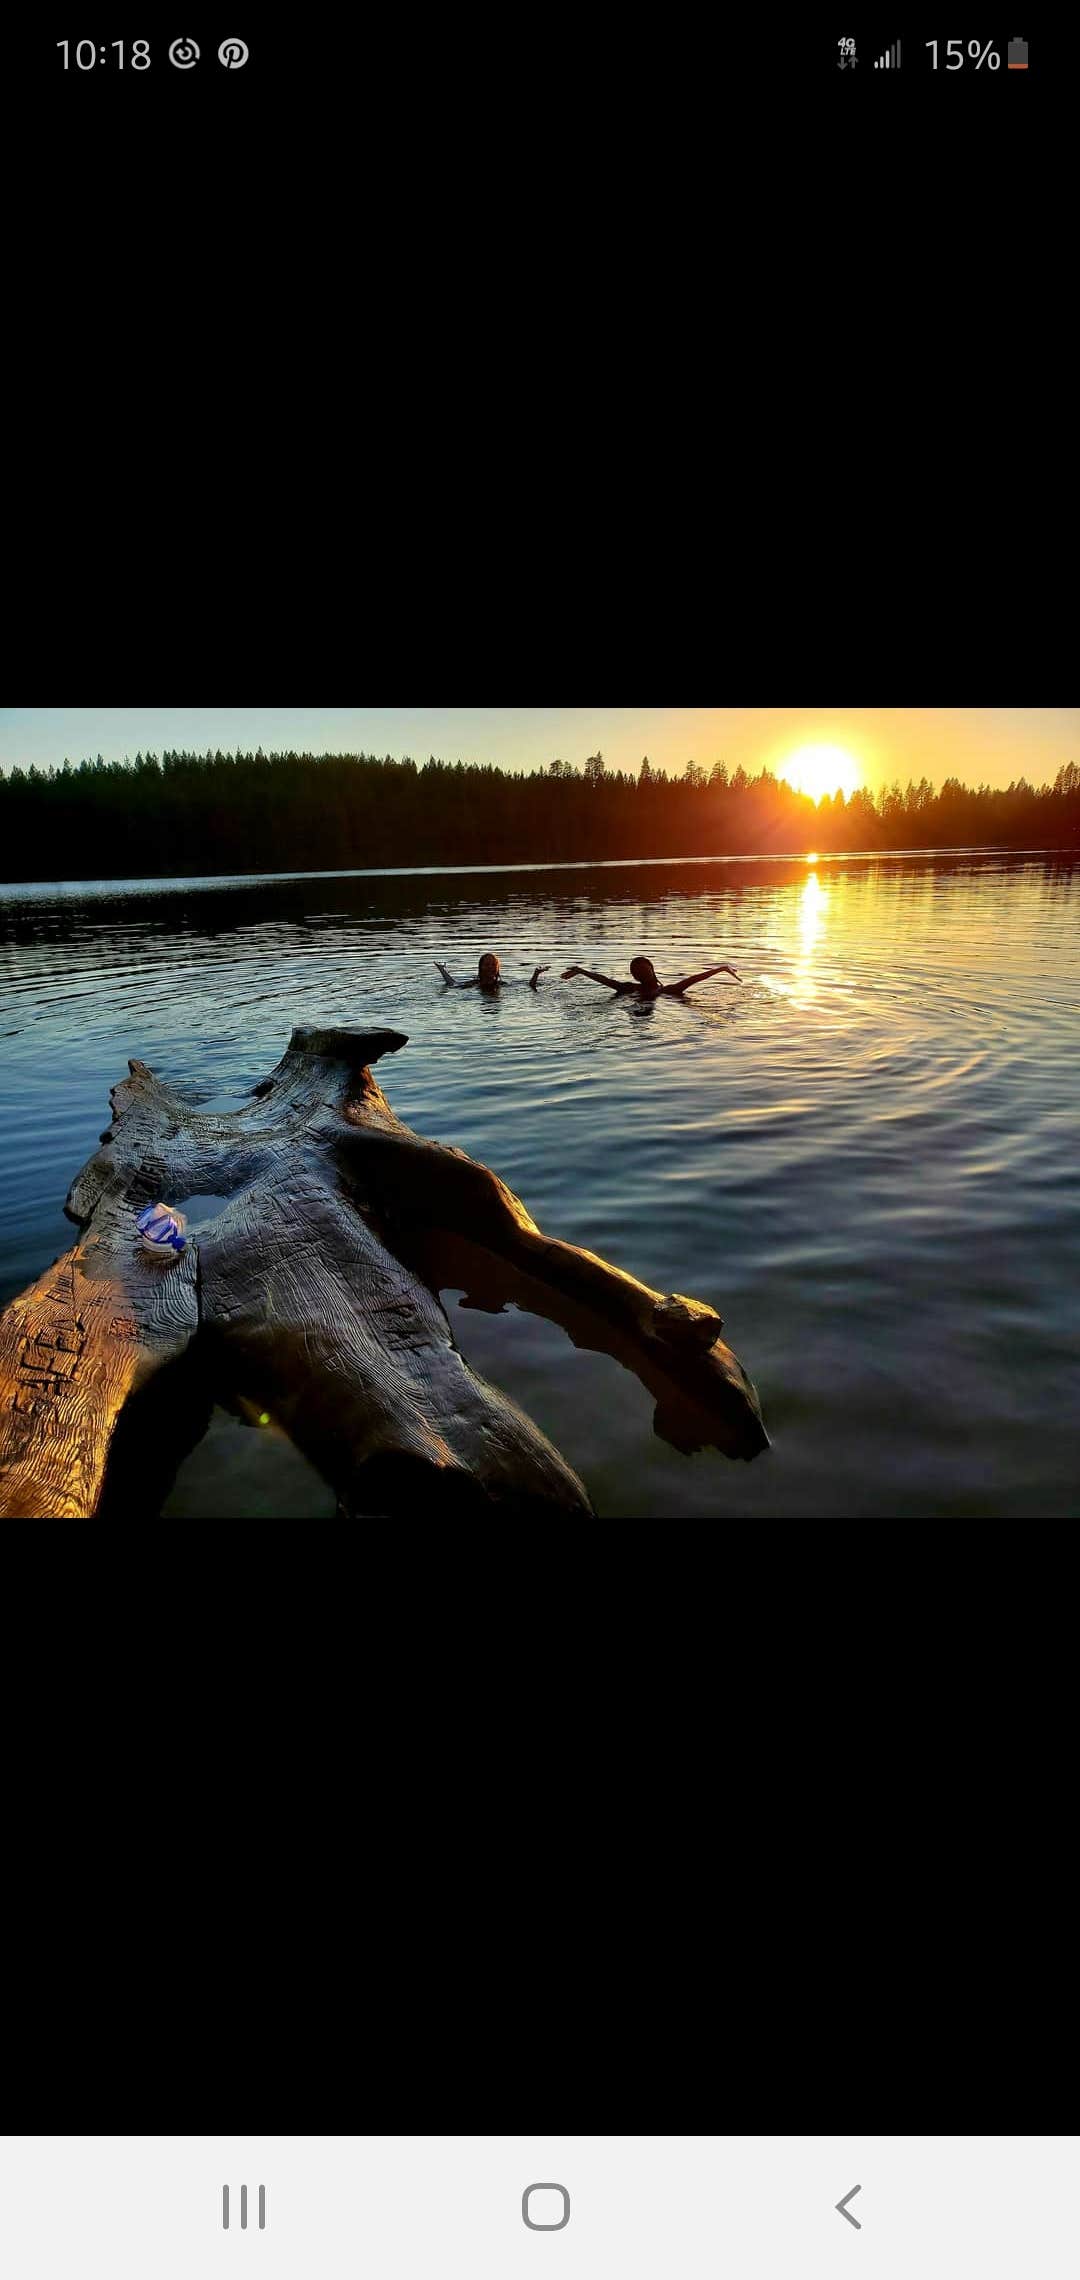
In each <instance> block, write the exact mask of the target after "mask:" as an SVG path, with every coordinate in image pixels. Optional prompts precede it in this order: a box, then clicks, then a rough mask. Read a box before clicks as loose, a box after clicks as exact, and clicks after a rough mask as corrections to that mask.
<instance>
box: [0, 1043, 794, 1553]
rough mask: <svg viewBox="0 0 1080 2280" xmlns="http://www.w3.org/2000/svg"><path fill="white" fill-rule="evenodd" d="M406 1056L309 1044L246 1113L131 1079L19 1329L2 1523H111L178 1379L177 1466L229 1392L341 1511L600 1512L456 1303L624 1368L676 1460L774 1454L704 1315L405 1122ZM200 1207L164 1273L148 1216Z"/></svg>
mask: <svg viewBox="0 0 1080 2280" xmlns="http://www.w3.org/2000/svg"><path fill="white" fill-rule="evenodd" d="M406 1043H407V1039H406V1038H405V1037H404V1036H403V1035H402V1034H401V1033H400V1032H399V1031H396V1030H372V1031H365V1032H352V1031H348V1030H315V1029H297V1030H294V1032H293V1036H292V1039H291V1040H290V1044H289V1048H288V1051H287V1052H286V1053H285V1055H284V1056H283V1058H282V1060H281V1061H280V1062H279V1063H278V1066H277V1068H276V1069H275V1070H274V1071H273V1073H272V1074H271V1076H270V1077H268V1078H266V1079H264V1080H263V1082H262V1083H261V1084H259V1085H257V1086H256V1087H255V1089H254V1092H253V1094H252V1097H251V1099H250V1101H249V1102H248V1104H247V1105H246V1106H245V1107H244V1108H241V1109H238V1110H236V1111H234V1112H233V1113H232V1114H229V1115H213V1114H206V1113H204V1112H203V1111H202V1110H200V1109H198V1108H196V1107H194V1106H192V1105H190V1104H189V1103H187V1102H185V1101H183V1100H181V1099H180V1098H179V1097H178V1096H177V1095H176V1094H175V1093H174V1092H173V1091H172V1090H171V1088H170V1087H169V1086H167V1085H165V1084H163V1083H162V1082H161V1081H160V1079H159V1078H158V1077H156V1076H155V1075H154V1073H153V1072H152V1071H151V1070H150V1069H148V1068H147V1067H146V1066H145V1064H144V1063H143V1062H141V1061H132V1062H130V1063H129V1068H130V1072H131V1073H130V1076H129V1077H127V1078H126V1079H125V1080H124V1081H123V1083H121V1084H119V1085H116V1086H115V1087H114V1088H113V1093H112V1105H113V1124H112V1127H111V1130H110V1131H109V1132H108V1133H106V1134H104V1135H103V1138H102V1145H101V1147H100V1148H99V1149H98V1151H97V1153H96V1154H95V1155H94V1156H92V1157H91V1158H90V1160H89V1162H88V1163H86V1164H85V1165H84V1166H83V1168H82V1170H81V1171H80V1172H79V1173H78V1174H77V1176H76V1178H75V1179H74V1180H73V1182H72V1185H71V1188H70V1190H69V1193H68V1199H67V1203H66V1205H65V1209H66V1211H67V1213H68V1216H69V1217H70V1218H72V1219H74V1220H75V1221H76V1222H77V1223H78V1224H79V1225H80V1227H81V1228H82V1229H83V1234H82V1236H81V1239H80V1241H79V1242H78V1243H76V1244H75V1246H74V1247H73V1249H72V1250H71V1251H69V1252H67V1253H66V1254H65V1256H64V1257H63V1258H62V1259H60V1260H58V1261H57V1262H56V1264H55V1266H54V1267H52V1268H50V1270H49V1273H48V1274H47V1275H43V1276H42V1277H41V1278H40V1280H39V1281H38V1282H37V1283H35V1284H34V1285H33V1287H32V1288H31V1289H30V1290H28V1291H24V1292H23V1293H22V1295H21V1297H20V1298H18V1299H16V1300H15V1301H14V1302H13V1304H12V1305H11V1306H9V1307H8V1309H7V1310H6V1312H5V1313H4V1315H3V1316H2V1317H0V1514H4V1513H6V1514H9V1515H12V1516H30V1517H32V1516H37V1515H40V1516H49V1517H90V1516H92V1515H93V1514H94V1513H96V1512H97V1511H98V1510H99V1508H100V1506H101V1502H102V1497H103V1495H106V1498H107V1487H108V1482H107V1472H108V1461H109V1455H110V1448H111V1446H112V1445H113V1441H114V1434H115V1432H116V1427H117V1424H118V1421H119V1420H120V1418H121V1416H122V1415H123V1413H124V1410H125V1404H128V1403H129V1402H130V1401H131V1400H132V1397H133V1396H138V1397H139V1399H140V1401H143V1402H144V1405H145V1400H147V1399H150V1398H151V1392H152V1387H153V1386H154V1385H156V1386H158V1387H160V1385H161V1384H162V1383H167V1384H168V1386H169V1389H170V1400H171V1402H172V1411H171V1412H170V1414H169V1415H168V1417H167V1420H166V1434H165V1439H166V1441H167V1442H169V1440H170V1436H171V1439H172V1441H174V1442H175V1451H176V1454H177V1456H179V1455H183V1454H185V1453H186V1450H187V1448H188V1447H189V1446H190V1445H191V1442H192V1439H193V1438H194V1437H197V1433H198V1431H199V1430H201V1429H202V1427H203V1425H204V1424H205V1415H204V1414H202V1411H201V1410H200V1404H203V1405H205V1403H206V1401H207V1399H208V1394H207V1388H208V1387H212V1388H213V1389H214V1392H215V1394H216V1395H217V1397H219V1398H223V1399H229V1400H231V1401H232V1402H233V1403H234V1404H235V1405H237V1406H241V1407H242V1409H243V1410H244V1412H245V1413H246V1414H249V1415H251V1416H252V1417H253V1418H254V1419H256V1420H257V1422H258V1423H259V1424H260V1425H269V1424H270V1423H271V1420H272V1421H273V1424H274V1427H275V1429H276V1430H280V1431H283V1432H285V1433H287V1434H288V1435H289V1436H290V1437H291V1438H292V1439H293V1440H294V1441H295V1443H296V1445H297V1446H298V1447H299V1448H300V1449H301V1450H302V1451H303V1452H304V1454H305V1455H306V1456H307V1457H308V1458H309V1459H310V1461H311V1462H312V1463H313V1464H314V1465H315V1466H316V1467H317V1469H318V1470H319V1471H320V1472H321V1473H322V1475H323V1477H324V1478H325V1479H326V1480H327V1481H329V1482H330V1483H331V1485H332V1486H333V1487H334V1488H335V1489H336V1491H337V1494H338V1498H339V1506H340V1509H341V1510H342V1512H343V1513H346V1514H351V1513H357V1514H359V1513H365V1512H367V1513H378V1514H380V1515H385V1514H393V1513H396V1512H402V1513H406V1512H409V1511H411V1510H413V1509H415V1506H416V1503H417V1501H418V1500H419V1502H420V1506H421V1509H427V1510H430V1511H431V1512H433V1513H435V1512H439V1513H442V1514H447V1515H460V1516H467V1515H480V1514H483V1513H485V1512H488V1513H494V1512H503V1513H512V1512H518V1513H521V1514H524V1515H528V1514H535V1515H539V1514H544V1513H547V1514H554V1513H557V1512H564V1513H571V1512H578V1513H587V1512H588V1511H589V1510H590V1509H591V1507H590V1504H589V1499H588V1496H587V1493H586V1491H585V1489H584V1487H583V1485H582V1483H581V1481H580V1480H579V1479H578V1477H577V1475H576V1473H574V1472H573V1471H572V1470H571V1468H570V1466H569V1465H567V1464H566V1462H565V1461H564V1459H563V1458H562V1457H561V1456H560V1454H559V1452H558V1450H557V1449H555V1448H554V1447H553V1446H552V1444H551V1442H550V1441H548V1440H547V1439H546V1437H545V1436H544V1435H543V1434H542V1433H541V1432H540V1431H539V1430H538V1428H537V1427H536V1426H535V1425H534V1424H533V1423H532V1421H531V1420H530V1419H529V1418H528V1417H526V1416H525V1415H524V1413H523V1411H521V1410H520V1409H519V1408H518V1407H517V1406H516V1404H515V1403H514V1402H512V1401H510V1400H509V1399H508V1398H507V1396H506V1395H505V1394H503V1393H500V1392H499V1391H498V1389H497V1388H496V1387H494V1386H491V1385H488V1384H487V1383H486V1382H485V1380H484V1379H483V1378H481V1377H479V1376H478V1375H477V1374H476V1372H475V1371H473V1370H471V1369H470V1368H469V1366H468V1363H467V1362H466V1360H465V1358H464V1356H463V1355H462V1354H461V1353H460V1351H459V1349H458V1347H457V1345H456V1342H455V1340H454V1337H453V1335H452V1332H451V1329H450V1324H449V1321H448V1318H447V1316H446V1313H445V1311H444V1309H443V1307H442V1305H441V1304H440V1301H439V1296H438V1293H439V1291H440V1290H445V1289H450V1288H454V1289H460V1290H464V1291H465V1292H466V1293H467V1295H468V1303H469V1304H471V1305H474V1306H481V1307H486V1308H490V1309H492V1310H495V1311H501V1310H502V1309H503V1308H504V1307H505V1306H506V1305H507V1304H508V1303H510V1302H511V1301H512V1302H514V1303H516V1304H518V1305H521V1306H524V1307H527V1308H529V1309H531V1310H532V1311H534V1312H537V1313H540V1314H544V1315H546V1316H548V1317H549V1319H551V1320H554V1321H556V1322H559V1323H561V1324H562V1326H563V1327H564V1328H565V1329H566V1330H567V1331H568V1333H569V1335H570V1337H571V1338H572V1339H573V1340H574V1342H575V1343H576V1344H578V1345H580V1346H586V1347H594V1348H598V1349H600V1350H603V1351H606V1352H608V1353H610V1354H613V1355H615V1356H616V1357H617V1358H618V1359H619V1360H620V1361H621V1362H623V1363H624V1364H625V1365H626V1366H627V1367H628V1368H630V1369H632V1370H633V1371H635V1373H636V1374H637V1376H638V1377H639V1378H641V1380H642V1382H643V1383H644V1384H645V1385H647V1386H648V1387H649V1389H650V1391H651V1392H653V1394H654V1395H655V1397H656V1402H657V1409H656V1419H655V1422H656V1429H657V1431H658V1432H660V1433H662V1434H663V1435H664V1436H665V1437H666V1438H667V1439H669V1440H671V1441H672V1442H673V1443H674V1444H675V1445H676V1446H677V1447H680V1448H685V1449H692V1448H699V1447H703V1446H708V1445H711V1446H714V1447H717V1448H720V1449H723V1450H724V1451H725V1453H726V1454H728V1455H731V1456H741V1457H744V1458H750V1457H752V1456H755V1455H756V1454H757V1453H758V1451H759V1450H761V1449H763V1448H765V1447H767V1446H768V1437H767V1435H766V1433H765V1430H764V1427H763V1425H762V1422H761V1413H760V1409H759V1407H758V1401H757V1395H756V1393H755V1391H754V1388H753V1386H752V1385H751V1383H750V1380H749V1378H748V1377H747V1376H746V1373H745V1371H744V1370H743V1367H742V1364H741V1363H740V1362H739V1360H738V1359H737V1357H736V1355H735V1354H733V1353H732V1351H731V1348H730V1347H729V1346H727V1345H726V1344H725V1342H724V1340H723V1339H722V1338H721V1336H720V1330H721V1320H720V1316H719V1315H718V1314H717V1313H716V1312H715V1310H714V1309H713V1308H712V1307H711V1306H708V1305H706V1304H705V1303H704V1302H703V1301H701V1300H699V1299H693V1298H686V1297H684V1296H682V1295H681V1294H679V1293H676V1294H674V1295H670V1294H669V1295H665V1294H664V1293H662V1292H659V1291H654V1290H651V1289H650V1288H649V1287H648V1285H647V1284H644V1283H640V1282H637V1281H636V1280H635V1278H634V1277H633V1276H632V1275H627V1274H624V1273H623V1272H622V1270H621V1269H619V1268H618V1267H613V1266H609V1265H608V1264H607V1262H606V1261H605V1260H603V1259H600V1258H597V1257H596V1256H594V1254H593V1253H592V1252H589V1251H584V1250H581V1249H579V1248H578V1247H577V1246H575V1245H574V1244H569V1243H561V1242H559V1241H558V1240H557V1239H555V1238H551V1237H548V1236H546V1235H544V1234H542V1233H541V1231H540V1229H539V1228H538V1227H537V1226H536V1224H535V1222H534V1221H533V1220H532V1219H531V1218H530V1216H529V1214H528V1212H527V1211H526V1209H525V1207H524V1205H523V1204H522V1203H520V1202H519V1201H518V1198H517V1197H516V1196H514V1195H512V1194H511V1192H510V1190H509V1189H508V1188H506V1187H504V1185H503V1183H502V1181H501V1180H499V1179H498V1178H497V1177H496V1176H495V1174H494V1173H493V1172H491V1171H489V1170H488V1168H487V1166H486V1165H484V1164H479V1163H476V1162H474V1161H473V1159H472V1158H471V1157H468V1156H466V1155H464V1154H463V1153H462V1152H461V1151H460V1150H459V1149H456V1148H447V1147H442V1146H440V1145H439V1144H438V1143H437V1142H435V1141H429V1140H423V1139H421V1138H420V1137H419V1136H418V1135H417V1134H416V1133H414V1132H411V1131H410V1130H409V1128H408V1127H407V1126H406V1125H403V1124H401V1123H399V1121H398V1119H397V1117H396V1116H395V1115H394V1113H393V1110H392V1109H391V1107H390V1104H389V1102H388V1101H387V1099H386V1097H385V1095H384V1094H383V1092H382V1091H381V1090H380V1087H379V1085H378V1084H377V1083H376V1081H375V1078H374V1077H373V1076H372V1073H371V1063H372V1062H374V1061H376V1060H377V1059H379V1058H380V1057H381V1056H382V1055H384V1054H386V1053H393V1052H397V1051H398V1050H399V1049H400V1048H401V1047H402V1046H403V1045H404V1044H406ZM197 1195H209V1196H222V1197H224V1198H226V1199H227V1200H226V1201H225V1202H224V1203H223V1204H222V1206H221V1207H220V1208H219V1209H218V1211H217V1213H216V1215H215V1217H214V1218H212V1219H211V1220H209V1221H208V1222H206V1223H205V1224H204V1225H203V1226H201V1227H200V1229H199V1230H198V1232H197V1234H196V1235H195V1236H193V1238H192V1239H191V1241H190V1242H189V1244H188V1247H187V1249H186V1251H185V1252H184V1253H183V1254H182V1255H181V1256H179V1257H177V1258H175V1259H174V1261H173V1263H172V1264H169V1265H165V1264H163V1263H162V1262H160V1261H159V1260H157V1259H155V1258H149V1257H147V1255H146V1253H145V1251H144V1249H143V1247H142V1245H141V1244H140V1242H139V1238H138V1234H137V1229H136V1220H137V1215H138V1212H139V1210H140V1209H141V1208H142V1206H143V1205H144V1204H146V1203H147V1202H148V1201H153V1200H156V1199H159V1198H167V1199H168V1201H169V1202H170V1203H171V1204H174V1205H176V1206H178V1207H182V1205H183V1203H184V1201H185V1199H186V1198H188V1197H189V1196H197ZM192 1356H196V1357H197V1358H198V1368H194V1367H191V1368H189V1366H188V1365H189V1363H190V1362H191V1358H192ZM185 1404H186V1405H187V1407H188V1409H189V1410H190V1415H188V1416H187V1417H185V1416H184V1415H183V1414H182V1411H183V1409H184V1405H185ZM135 1413H136V1412H135V1411H134V1410H133V1411H132V1412H130V1414H131V1415H134V1414H135ZM159 1422H160V1420H159ZM161 1439H162V1435H161V1433H160V1431H159V1432H158V1434H157V1441H158V1442H159V1443H160V1441H161ZM156 1454H157V1463H158V1471H159V1474H160V1472H161V1465H162V1459H161V1452H160V1447H159V1448H158V1450H157V1452H156ZM169 1454H170V1448H169V1447H168V1446H167V1447H166V1452H165V1460H166V1469H167V1461H168V1457H169ZM173 1469H174V1470H175V1458H174V1463H173ZM158 1486H159V1488H160V1481H159V1482H158ZM152 1501H153V1500H152ZM158 1501H160V1496H159V1497H158ZM154 1508H155V1509H156V1505H155V1506H154Z"/></svg>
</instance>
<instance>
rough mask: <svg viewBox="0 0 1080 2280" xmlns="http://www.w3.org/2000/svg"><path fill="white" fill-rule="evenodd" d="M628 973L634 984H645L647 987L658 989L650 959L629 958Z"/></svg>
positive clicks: (654, 970) (654, 969)
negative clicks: (631, 976) (629, 972)
mask: <svg viewBox="0 0 1080 2280" xmlns="http://www.w3.org/2000/svg"><path fill="white" fill-rule="evenodd" d="M630 971H631V973H632V975H633V977H634V980H635V982H645V983H646V984H647V985H649V986H652V987H656V988H659V984H658V982H657V980H656V968H655V966H654V965H653V962H652V959H651V958H631V960H630Z"/></svg>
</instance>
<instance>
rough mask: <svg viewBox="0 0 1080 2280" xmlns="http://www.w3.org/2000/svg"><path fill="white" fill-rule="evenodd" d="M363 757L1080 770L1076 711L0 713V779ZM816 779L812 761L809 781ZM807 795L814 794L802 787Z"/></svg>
mask: <svg viewBox="0 0 1080 2280" xmlns="http://www.w3.org/2000/svg"><path fill="white" fill-rule="evenodd" d="M259 744H261V745H262V746H263V748H264V750H266V751H270V750H273V749H278V750H280V749H285V750H288V749H290V748H295V749H296V750H298V751H300V750H303V751H310V752H356V751H367V752H377V753H386V752H389V753H392V754H393V755H394V757H395V758H401V757H403V756H404V755H405V754H410V755H411V757H412V758H413V759H414V760H418V761H423V760H426V759H427V756H428V754H429V752H434V753H435V755H436V757H437V758H438V759H442V760H458V759H462V760H485V761H493V762H496V763H497V764H498V765H500V766H502V767H506V768H523V769H532V768H537V767H540V766H542V765H544V764H545V763H546V762H548V761H550V760H556V759H559V760H569V761H572V762H574V763H576V764H577V765H578V766H580V765H581V763H582V762H583V761H584V760H585V759H586V758H587V757H588V755H589V753H591V752H596V751H597V750H599V751H601V752H602V753H603V755H604V759H605V760H606V762H607V764H608V766H609V767H612V768H620V767H621V768H630V769H633V770H634V772H635V773H636V771H637V769H638V768H639V766H640V764H641V759H642V755H643V754H645V753H647V754H648V756H649V759H650V761H651V762H652V764H653V765H654V767H663V768H666V769H667V770H668V772H669V773H670V774H673V775H680V774H681V773H682V770H683V769H684V767H685V766H686V763H687V761H688V760H695V761H697V762H699V763H700V764H701V765H702V766H703V767H705V768H710V767H711V766H712V764H713V762H714V760H724V761H725V762H726V764H727V766H728V769H729V770H733V769H735V768H737V767H739V766H740V765H741V766H742V767H744V768H745V769H746V770H747V771H748V772H749V773H750V774H755V773H756V772H757V771H758V769H760V768H762V767H768V768H771V769H772V770H773V772H774V773H775V774H777V775H780V774H783V773H786V772H787V771H788V768H789V766H790V764H791V763H792V761H793V760H794V757H795V755H796V754H798V753H799V751H800V750H801V749H802V748H804V747H820V746H825V747H832V748H834V749H835V752H836V754H837V778H838V780H840V779H841V777H843V778H844V779H846V781H847V784H848V787H849V788H850V785H851V783H852V781H854V780H856V779H858V780H861V781H862V782H863V783H865V784H867V785H868V786H869V787H870V789H871V790H872V791H876V790H877V788H878V786H879V785H880V784H882V783H891V782H892V781H893V779H894V778H895V777H899V779H900V782H901V784H906V783H907V781H908V778H909V777H913V778H914V779H915V781H916V782H918V780H919V779H920V778H921V777H922V776H928V777H929V778H930V781H931V782H932V783H933V784H935V785H936V784H940V783H941V782H942V781H943V779H944V778H945V777H946V776H959V777H960V779H961V781H962V782H964V783H971V784H976V783H989V784H992V785H1002V784H1008V783H1009V782H1010V781H1011V780H1012V779H1013V778H1014V777H1019V776H1026V777H1027V778H1028V781H1029V782H1031V783H1034V784H1041V783H1048V782H1052V781H1053V778H1054V777H1055V775H1056V774H1057V771H1058V769H1059V768H1060V767H1061V766H1062V765H1063V764H1064V763H1065V762H1066V761H1068V760H1076V761H1078V762H1080V707H1077V706H1064V707H1056V708H1038V707H1035V708H1031V709H1025V708H1023V707H1011V706H1010V707H1003V708H997V709H995V708H993V707H988V708H979V707H971V708H958V709H955V710H947V709H939V708H933V707H929V708H928V707H921V706H913V707H904V706H899V707H880V706H879V707H873V706H871V707H865V706H846V705H839V706H832V707H829V706H823V705H811V706H798V705H789V706H763V707H760V708H758V707H753V706H725V705H705V706H677V705H673V706H659V707H658V706H634V705H623V706H596V707H589V706H580V707H579V706H569V707H566V706H536V707H529V706H510V707H506V706H487V707H480V708H476V709H470V708H467V707H459V706H448V707H439V706H413V707H378V706H362V705H361V706H353V705H324V706H318V705H300V706H289V705H285V706H271V705H261V706H260V705H250V706H224V707H221V706H209V705H207V706H162V707H153V706H151V707H149V708H145V707H144V708H143V709H141V710H139V709H136V708H134V707H120V708H117V707H111V708H109V707H107V708H96V709H95V708H86V709H82V710H80V709H79V708H77V707H76V708H72V709H62V710H52V709H48V708H30V709H23V710H19V709H17V708H16V709H10V708H9V709H4V710H0V767H3V768H5V769H8V768H12V767H15V766H18V765H22V766H24V767H26V766H29V764H30V762H31V761H34V762H36V764H37V766H38V767H39V768H47V767H49V766H60V765H62V763H63V761H64V760H65V758H67V759H70V760H71V761H72V762H73V764H74V763H77V762H78V761H80V760H83V759H86V758H93V757H94V755H95V754H96V753H98V752H101V753H103V754H104V756H105V758H106V759H107V760H114V759H122V758H123V757H124V756H125V754H129V755H132V756H133V755H134V754H135V752H136V751H138V750H142V751H144V752H147V751H149V752H158V753H160V752H161V751H163V750H168V749H169V748H171V747H185V746H186V747H188V748H189V749H193V750H196V751H205V750H206V748H207V746H210V747H217V746H219V745H220V746H221V747H222V749H224V750H235V749H236V748H237V747H238V746H239V747H240V748H241V749H242V750H244V751H250V750H254V748H255V747H256V745H259ZM822 772H823V773H824V775H826V776H827V775H828V774H829V773H830V766H829V762H828V761H827V760H826V761H825V762H824V763H822V762H820V761H815V762H814V763H812V764H811V775H812V776H813V775H815V774H820V773H822ZM806 788H807V789H811V788H812V789H813V790H814V791H815V793H816V792H817V791H819V790H820V789H822V788H828V787H827V786H825V785H824V784H822V783H818V782H816V781H815V782H813V783H812V784H811V783H808V784H807V786H806Z"/></svg>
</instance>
